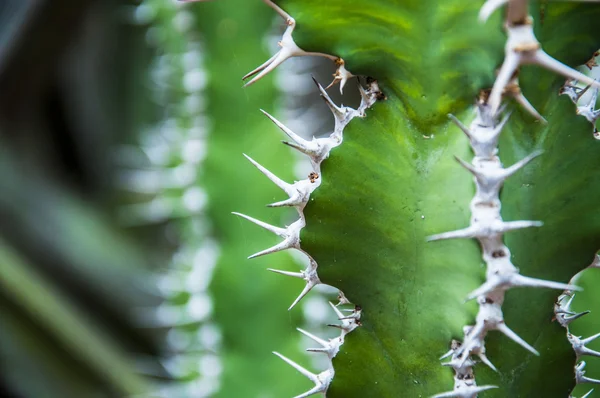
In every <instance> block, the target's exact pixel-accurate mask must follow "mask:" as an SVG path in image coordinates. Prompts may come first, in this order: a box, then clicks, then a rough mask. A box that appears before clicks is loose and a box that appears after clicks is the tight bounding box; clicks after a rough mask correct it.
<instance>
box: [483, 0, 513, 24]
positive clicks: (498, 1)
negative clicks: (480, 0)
mask: <svg viewBox="0 0 600 398" xmlns="http://www.w3.org/2000/svg"><path fill="white" fill-rule="evenodd" d="M506 3H508V0H487V1H486V2H485V4H484V5H483V6H482V7H481V9H480V10H479V21H480V22H486V21H487V20H488V18H489V17H490V15H492V14H493V13H494V11H496V10H497V9H498V8H500V7H502V6H503V5H504V4H506Z"/></svg>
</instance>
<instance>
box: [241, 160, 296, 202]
mask: <svg viewBox="0 0 600 398" xmlns="http://www.w3.org/2000/svg"><path fill="white" fill-rule="evenodd" d="M243 155H244V157H245V158H246V159H248V160H249V161H250V163H252V164H253V165H254V166H255V167H256V168H257V169H259V170H260V171H261V172H262V173H263V174H264V175H265V176H267V178H268V179H269V180H271V181H272V182H273V183H274V184H275V185H277V186H278V187H279V188H280V189H281V190H283V191H284V192H285V193H287V194H288V195H289V196H290V197H291V196H292V195H293V194H294V192H293V189H292V185H291V184H288V183H287V182H285V181H283V180H282V179H281V178H279V177H277V176H276V175H275V174H273V173H272V172H270V171H269V170H268V169H267V168H265V167H264V166H262V165H261V164H259V163H258V162H257V161H255V160H254V159H252V158H251V157H250V156H248V155H246V154H245V153H244V154H243Z"/></svg>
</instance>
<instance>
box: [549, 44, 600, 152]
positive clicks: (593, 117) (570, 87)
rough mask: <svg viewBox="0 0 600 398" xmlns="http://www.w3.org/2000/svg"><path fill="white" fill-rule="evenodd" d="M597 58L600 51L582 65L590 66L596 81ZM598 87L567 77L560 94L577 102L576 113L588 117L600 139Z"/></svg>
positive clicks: (598, 73)
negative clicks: (599, 129)
mask: <svg viewBox="0 0 600 398" xmlns="http://www.w3.org/2000/svg"><path fill="white" fill-rule="evenodd" d="M597 58H599V59H600V51H596V52H595V53H594V55H593V56H592V58H591V59H590V60H589V61H588V62H586V63H585V66H583V65H582V68H584V69H585V68H586V67H587V68H588V69H589V71H590V76H591V78H593V79H594V80H595V81H598V80H600V66H599V65H598V62H597V60H596V59H597ZM599 91H600V89H598V87H593V88H592V85H591V84H588V85H581V84H580V82H579V81H578V80H577V79H567V80H566V81H565V84H564V85H563V86H562V87H561V88H560V91H559V94H561V95H566V96H568V97H569V98H570V99H571V101H572V102H573V103H574V104H575V113H576V114H578V115H580V116H583V117H585V118H586V120H587V121H588V122H590V124H591V125H592V130H593V136H594V138H596V139H597V140H600V132H599V131H598V128H597V127H596V124H597V122H598V120H599V119H600V108H598V109H596V103H597V101H598V92H599Z"/></svg>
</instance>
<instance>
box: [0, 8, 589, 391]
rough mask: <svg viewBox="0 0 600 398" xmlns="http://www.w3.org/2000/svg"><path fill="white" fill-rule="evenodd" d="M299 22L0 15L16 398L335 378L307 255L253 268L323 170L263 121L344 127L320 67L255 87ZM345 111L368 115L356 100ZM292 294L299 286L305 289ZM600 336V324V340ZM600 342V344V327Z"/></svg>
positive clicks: (5, 376) (169, 13) (2, 270)
mask: <svg viewBox="0 0 600 398" xmlns="http://www.w3.org/2000/svg"><path fill="white" fill-rule="evenodd" d="M282 22H283V21H282V20H281V19H280V18H278V17H276V15H275V13H274V12H273V11H272V10H271V9H269V8H268V7H266V6H265V5H264V4H263V3H262V2H261V1H249V0H223V1H214V2H206V3H190V4H181V3H178V2H176V1H174V0H144V1H125V0H0V228H1V229H0V310H1V318H2V319H1V322H0V371H1V373H0V375H1V376H0V396H2V397H14V398H17V397H18V398H54V397H57V398H58V397H60V398H71V397H76V398H87V397H93V398H95V397H98V398H103V397H111V398H112V397H169V398H170V397H173V398H187V397H194V398H200V397H213V396H214V397H227V398H231V397H236V398H237V397H251V398H254V397H258V398H269V397H286V396H295V395H297V394H299V393H300V392H302V391H306V390H308V389H309V388H310V387H311V386H312V384H311V382H309V381H308V380H306V379H304V378H303V377H302V376H300V375H298V374H297V373H296V372H295V371H294V370H293V369H292V368H291V367H289V366H286V365H285V364H284V363H283V362H281V361H280V360H279V359H278V358H276V357H275V356H274V355H272V354H271V351H274V350H276V351H279V352H281V353H283V354H284V355H286V356H288V357H290V358H293V359H294V360H296V361H297V362H299V363H301V364H302V365H304V366H306V367H308V368H309V369H313V370H315V371H318V370H319V369H323V364H322V363H320V362H319V357H318V356H316V357H311V358H309V357H308V356H307V355H306V354H305V352H304V349H305V348H306V347H307V346H310V344H309V342H307V341H305V340H302V339H301V335H300V334H299V333H298V332H297V331H296V327H302V328H304V329H306V330H308V331H310V332H312V333H315V334H318V335H319V336H322V337H327V336H330V337H332V336H334V335H336V331H335V330H326V329H325V326H324V325H325V324H327V323H334V321H335V315H334V314H333V312H331V310H330V309H329V308H328V304H327V301H328V300H333V298H334V297H335V296H336V294H337V292H336V291H332V290H327V289H320V290H319V289H317V290H319V291H318V292H313V293H311V294H310V295H309V296H308V297H307V298H305V299H304V300H303V302H302V303H301V304H300V305H298V306H297V307H296V308H294V309H293V310H291V311H289V312H288V311H287V308H288V307H289V305H290V304H291V303H292V301H293V300H294V299H295V298H296V296H297V295H298V294H299V293H300V291H301V289H302V288H303V281H302V280H296V279H293V278H285V277H282V276H279V275H275V274H272V273H268V272H266V271H265V269H266V268H267V267H272V268H277V269H283V270H289V271H297V270H299V269H302V268H303V267H304V264H303V262H304V261H305V260H304V259H303V258H301V257H300V256H294V253H278V254H274V255H270V256H268V258H262V257H261V258H258V259H254V260H251V261H249V260H247V259H246V258H247V256H249V255H250V254H253V253H255V252H258V251H260V250H262V249H265V248H267V247H269V246H272V245H273V244H275V243H276V242H277V238H276V237H274V236H272V235H271V234H269V233H268V232H266V231H263V230H261V229H259V228H257V227H255V226H253V225H251V224H250V223H246V222H245V221H243V220H240V219H238V218H235V217H234V216H233V215H231V212H232V211H239V212H242V213H245V214H248V215H250V216H253V217H256V218H258V219H260V220H264V221H266V222H269V223H271V224H274V225H280V226H281V225H284V224H290V223H291V222H293V221H294V220H295V217H297V215H296V214H295V211H294V210H292V209H268V208H266V207H265V205H266V204H267V203H272V202H275V201H279V200H282V199H284V196H283V193H282V192H280V191H279V190H278V189H277V188H276V187H275V186H273V185H272V184H271V183H270V182H269V181H268V180H267V179H266V178H265V177H264V176H263V175H262V174H261V173H260V172H258V170H256V169H255V168H254V167H253V166H252V165H251V164H250V163H248V162H247V161H246V160H245V159H244V158H243V156H242V153H246V154H248V155H250V156H251V157H253V158H254V159H255V160H256V161H258V162H259V163H261V164H263V165H264V166H265V167H267V168H268V169H270V170H272V171H273V172H275V173H276V174H277V175H278V176H280V177H281V178H283V179H284V180H286V181H290V182H291V181H292V180H293V179H299V178H306V175H307V174H308V172H309V166H308V165H307V164H306V163H305V161H304V160H303V159H301V158H300V157H298V156H297V155H296V154H295V153H292V152H291V150H290V149H289V148H288V147H286V146H284V145H281V143H280V139H281V138H282V134H281V132H280V131H279V130H278V129H277V127H275V126H274V125H273V124H272V123H271V122H269V121H268V120H267V119H266V118H265V117H264V116H263V115H262V114H261V112H260V111H259V109H260V108H262V109H265V110H266V111H267V112H269V113H271V114H273V115H275V116H276V117H278V118H279V119H280V120H281V121H283V122H284V123H285V124H286V125H287V126H288V127H290V128H291V129H292V130H294V131H295V132H296V133H298V134H301V135H303V136H305V137H311V136H313V135H321V134H324V133H327V132H328V131H330V130H331V129H332V127H333V120H332V118H331V117H330V115H329V111H328V109H327V107H326V106H324V104H323V103H322V101H321V100H320V99H319V97H318V92H317V90H316V87H315V85H314V84H313V82H312V80H311V75H314V76H315V77H316V79H317V80H318V81H319V82H321V83H322V84H324V85H325V84H328V83H329V82H330V81H331V78H332V77H331V74H332V73H333V72H334V69H335V68H334V66H333V65H332V64H331V63H330V62H327V61H320V60H318V59H313V58H301V59H296V60H292V61H288V62H286V63H285V64H284V65H283V66H282V67H280V68H278V69H277V70H276V71H275V72H274V73H272V74H270V75H269V76H268V77H266V78H264V79H263V80H261V81H260V82H258V83H257V84H255V85H254V86H251V87H248V88H245V89H243V88H242V81H241V77H242V76H243V75H244V74H246V73H247V72H249V71H250V70H252V69H254V68H255V67H256V66H258V65H260V64H261V63H262V62H264V61H265V60H266V59H268V57H269V54H272V53H274V52H275V51H276V45H277V44H276V43H277V40H278V37H279V36H280V34H281V32H282V30H283V24H282ZM329 91H330V93H331V95H332V96H333V97H334V100H335V101H336V102H337V103H340V102H344V103H345V104H346V105H351V106H356V105H357V103H358V99H357V97H356V92H355V91H356V90H354V87H352V84H351V83H350V84H349V88H347V89H346V91H347V94H346V97H344V98H343V99H342V98H341V97H340V96H339V93H338V90H337V87H334V88H332V89H330V90H329ZM288 279H291V280H288ZM596 326H598V327H600V325H596ZM596 326H594V327H596Z"/></svg>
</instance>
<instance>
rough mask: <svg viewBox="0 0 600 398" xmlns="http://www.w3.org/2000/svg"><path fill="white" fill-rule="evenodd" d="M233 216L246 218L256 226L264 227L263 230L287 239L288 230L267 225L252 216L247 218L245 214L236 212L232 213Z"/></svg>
mask: <svg viewBox="0 0 600 398" xmlns="http://www.w3.org/2000/svg"><path fill="white" fill-rule="evenodd" d="M231 214H235V215H236V216H239V217H242V218H245V219H246V220H248V221H251V222H253V223H254V224H256V225H258V226H259V227H262V228H264V229H266V230H267V231H269V232H272V233H274V234H275V235H279V236H281V237H282V238H285V237H286V230H285V228H279V227H276V226H274V225H271V224H267V223H266V222H263V221H260V220H257V219H256V218H253V217H250V216H247V215H245V214H242V213H238V212H235V211H234V212H232V213H231Z"/></svg>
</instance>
